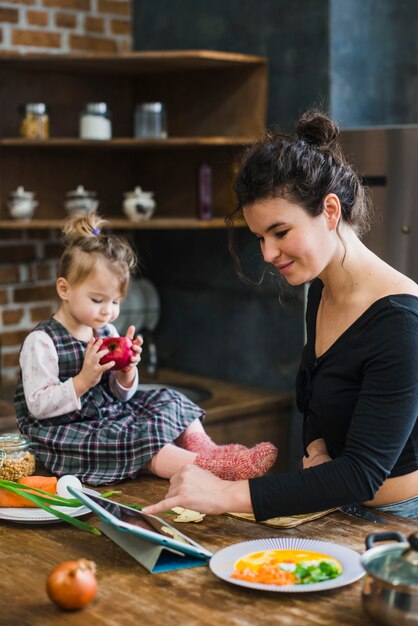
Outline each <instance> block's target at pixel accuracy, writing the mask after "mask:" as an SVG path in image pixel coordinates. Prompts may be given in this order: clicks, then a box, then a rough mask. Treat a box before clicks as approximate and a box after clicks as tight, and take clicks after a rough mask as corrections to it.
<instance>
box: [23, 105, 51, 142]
mask: <svg viewBox="0 0 418 626" xmlns="http://www.w3.org/2000/svg"><path fill="white" fill-rule="evenodd" d="M19 110H20V113H21V115H22V118H21V121H20V129H19V132H20V136H21V137H24V138H25V139H48V137H49V113H48V107H47V105H46V104H45V103H44V102H29V103H28V104H23V105H22V106H21V107H19Z"/></svg>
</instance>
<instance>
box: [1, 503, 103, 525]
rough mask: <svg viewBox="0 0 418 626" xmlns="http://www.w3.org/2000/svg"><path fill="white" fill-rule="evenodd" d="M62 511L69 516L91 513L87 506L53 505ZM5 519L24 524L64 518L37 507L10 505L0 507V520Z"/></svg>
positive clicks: (58, 520)
mask: <svg viewBox="0 0 418 626" xmlns="http://www.w3.org/2000/svg"><path fill="white" fill-rule="evenodd" d="M53 508H56V509H57V510H58V511H62V513H66V514H67V515H69V516H70V517H81V515H86V514H87V513H91V510H90V509H89V508H88V507H87V506H84V505H83V506H78V507H75V508H72V507H68V506H57V507H53ZM2 519H3V520H7V521H9V522H21V523H24V524H27V523H29V524H46V523H48V524H49V523H51V522H62V521H64V520H62V519H60V518H59V517H56V516H55V515H53V514H52V513H49V511H45V510H44V509H38V508H35V507H34V508H32V507H27V508H12V507H0V520H2Z"/></svg>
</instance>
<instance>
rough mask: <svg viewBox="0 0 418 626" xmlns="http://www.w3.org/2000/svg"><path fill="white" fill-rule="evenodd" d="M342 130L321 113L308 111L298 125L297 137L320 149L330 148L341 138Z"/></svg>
mask: <svg viewBox="0 0 418 626" xmlns="http://www.w3.org/2000/svg"><path fill="white" fill-rule="evenodd" d="M339 135H340V129H339V127H338V126H337V124H336V123H335V122H333V121H332V120H331V119H330V118H329V117H328V115H326V114H325V113H322V112H321V111H316V110H312V111H307V112H306V113H304V114H303V115H302V117H301V118H300V119H299V121H298V123H297V125H296V136H297V137H298V139H303V140H304V141H306V142H307V143H310V144H312V145H314V146H317V147H318V148H329V147H330V146H331V145H332V144H333V143H334V142H335V141H336V140H337V139H338V137H339Z"/></svg>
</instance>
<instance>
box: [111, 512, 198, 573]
mask: <svg viewBox="0 0 418 626" xmlns="http://www.w3.org/2000/svg"><path fill="white" fill-rule="evenodd" d="M99 528H100V530H101V531H102V532H103V533H104V534H105V535H107V536H108V537H109V538H110V539H111V540H112V541H114V542H115V543H116V544H117V545H118V546H119V547H120V548H122V550H125V552H127V553H128V554H130V555H131V556H132V557H133V558H134V559H135V560H136V561H138V563H140V564H141V565H142V566H143V567H145V569H147V570H148V571H149V572H151V574H158V573H159V572H169V571H171V570H176V569H184V568H186V567H198V566H200V565H207V564H208V560H209V559H207V560H206V559H204V558H202V559H199V558H197V557H194V556H191V555H190V554H184V553H183V552H180V551H178V550H174V548H167V547H164V546H161V545H158V544H156V543H154V542H153V541H150V540H149V539H146V538H145V537H140V536H139V535H134V534H133V533H130V532H129V531H127V532H125V531H122V530H118V529H117V528H116V527H115V526H112V525H110V524H107V523H106V522H104V521H103V520H101V521H100V524H99Z"/></svg>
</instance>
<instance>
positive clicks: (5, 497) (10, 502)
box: [0, 476, 57, 508]
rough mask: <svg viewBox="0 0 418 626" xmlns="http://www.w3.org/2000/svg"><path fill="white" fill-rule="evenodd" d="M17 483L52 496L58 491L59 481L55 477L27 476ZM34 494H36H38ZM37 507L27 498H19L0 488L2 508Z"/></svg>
mask: <svg viewBox="0 0 418 626" xmlns="http://www.w3.org/2000/svg"><path fill="white" fill-rule="evenodd" d="M17 482H18V483H19V484H21V485H26V486H27V487H34V488H35V489H42V490H43V491H46V492H47V493H50V494H52V495H55V493H56V489H57V479H56V478H55V476H26V477H24V478H19V480H18V481H17ZM28 493H31V491H30V490H28ZM33 493H34V494H35V493H36V492H33ZM36 506H37V505H36V504H34V503H33V502H31V501H30V500H26V498H23V497H22V496H18V495H17V494H15V493H11V492H10V491H6V490H5V489H1V488H0V507H18V508H22V507H31V508H33V507H36Z"/></svg>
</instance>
